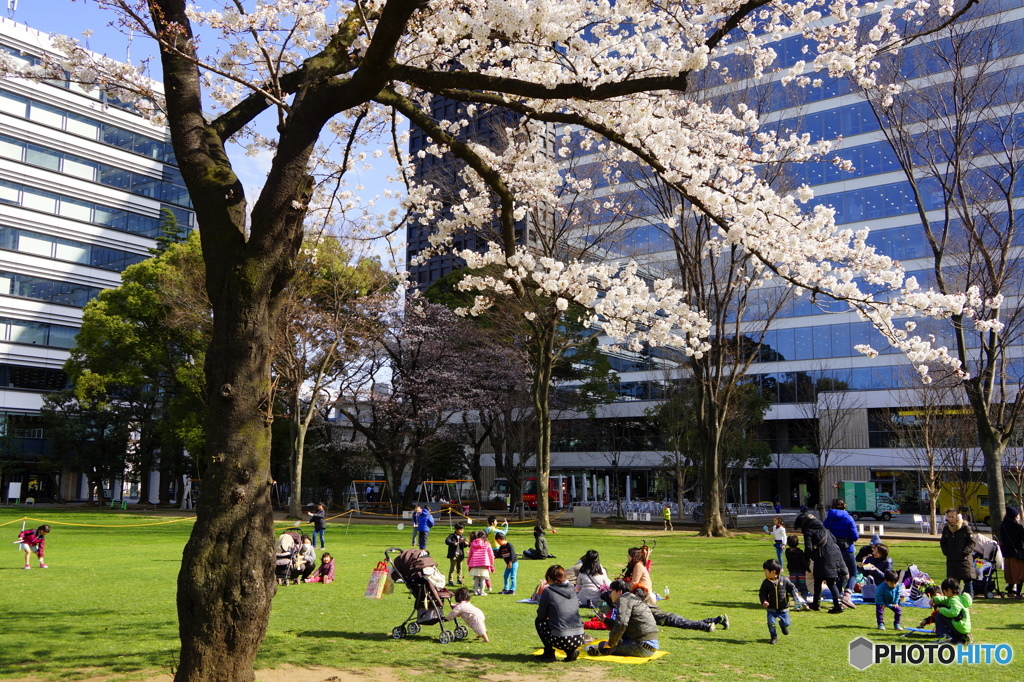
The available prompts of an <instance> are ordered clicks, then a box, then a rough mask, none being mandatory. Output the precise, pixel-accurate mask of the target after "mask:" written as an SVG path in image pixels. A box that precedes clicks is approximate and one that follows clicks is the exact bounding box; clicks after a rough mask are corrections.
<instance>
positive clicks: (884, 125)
mask: <svg viewBox="0 0 1024 682" xmlns="http://www.w3.org/2000/svg"><path fill="white" fill-rule="evenodd" d="M988 11H989V10H988V9H987V8H986V7H984V6H976V7H974V8H973V10H971V11H970V12H969V13H968V15H967V16H966V17H965V18H964V19H963V20H961V21H958V22H956V23H953V24H952V25H949V26H947V27H946V28H945V29H943V30H942V31H940V32H938V33H936V34H935V35H933V36H930V37H929V38H928V39H926V40H924V41H922V42H920V43H918V44H917V45H915V46H913V47H911V48H909V49H907V50H903V51H901V52H900V53H899V54H897V55H895V56H891V57H889V58H888V59H889V62H888V67H887V68H889V69H891V73H892V74H897V73H898V74H899V75H900V76H901V77H902V78H903V79H905V80H906V81H907V82H906V83H905V85H904V86H903V89H902V92H901V93H900V94H899V95H897V96H896V97H895V100H894V101H893V103H892V105H891V106H887V104H888V103H887V102H885V101H883V100H881V99H879V98H875V97H869V98H868V101H869V102H870V104H871V107H872V109H873V111H874V114H875V117H876V119H877V120H878V122H879V125H880V127H881V130H882V134H883V135H884V137H885V140H886V141H887V142H888V144H889V146H890V147H891V149H892V152H893V153H894V154H895V157H896V159H897V160H898V162H899V168H900V169H901V170H902V172H903V175H904V178H905V180H906V182H907V183H908V185H909V187H910V190H911V193H912V195H913V198H914V200H915V202H916V207H917V216H916V217H917V218H918V219H919V220H920V224H921V228H922V229H923V232H924V238H925V241H926V242H927V247H926V249H925V252H924V253H921V254H914V255H915V256H918V257H920V256H924V257H927V258H928V259H929V261H930V262H929V264H928V266H927V269H926V270H925V271H924V272H922V273H921V277H920V279H923V280H924V284H925V285H926V286H928V285H930V286H934V287H935V288H936V289H937V290H938V291H941V292H952V291H954V290H955V291H965V290H966V289H967V288H968V287H978V288H979V290H980V293H981V296H982V297H983V298H985V299H996V298H998V297H1005V298H1004V301H1003V305H1002V306H1001V307H989V308H986V309H985V310H984V312H983V314H981V315H980V320H981V322H982V324H981V325H977V324H976V319H974V318H971V317H969V316H965V315H953V316H951V317H950V318H949V319H948V320H947V321H945V322H939V321H930V323H929V327H930V329H929V330H928V331H932V332H933V333H934V334H935V336H936V337H938V338H939V339H940V341H944V342H946V343H947V344H948V345H949V346H950V347H951V348H952V349H954V350H955V352H956V355H957V357H958V358H959V359H960V361H961V362H962V363H963V367H964V368H965V369H966V370H967V371H968V372H969V373H970V378H969V379H967V380H965V381H964V382H963V386H964V390H965V392H966V396H967V403H968V405H969V407H970V410H971V413H972V414H973V416H974V420H975V422H976V429H977V433H978V437H979V444H980V447H981V452H982V453H983V456H984V462H985V469H986V472H987V477H988V489H989V499H990V502H991V508H992V509H1002V508H1003V507H1004V502H1005V500H1004V487H1003V486H1004V484H1003V468H1002V467H1003V456H1004V452H1005V450H1006V448H1007V446H1008V445H1009V444H1010V442H1011V440H1012V438H1013V434H1014V432H1015V430H1016V429H1017V427H1018V424H1019V422H1020V416H1021V410H1022V409H1024V401H1022V400H1020V399H1019V388H1018V387H1019V385H1020V379H1021V377H1020V376H1019V372H1015V371H1014V370H1013V369H1012V367H1011V363H1010V362H1009V357H1008V355H1007V350H1008V349H1009V348H1010V347H1012V346H1015V345H1018V344H1019V343H1020V341H1021V332H1022V324H1021V323H1022V308H1021V306H1020V304H1019V302H1018V297H1019V291H1020V283H1021V281H1022V277H1024V270H1022V265H1024V263H1022V262H1021V260H1020V258H1018V257H1017V256H1016V251H1015V250H1016V249H1017V248H1018V247H1017V244H1019V243H1020V241H1021V239H1022V230H1024V225H1022V223H1021V218H1020V213H1019V210H1018V201H1017V199H1016V194H1017V192H1016V188H1017V187H1018V186H1019V184H1020V182H1021V179H1022V176H1024V128H1021V127H1020V125H1019V120H1020V117H1021V116H1022V115H1024V85H1022V83H1021V82H1020V80H1019V79H1018V77H1017V75H1016V72H1017V68H1018V65H1019V59H1016V58H1015V57H1014V55H1015V53H1016V51H1017V45H1018V42H1019V41H1017V40H1016V38H1015V37H1014V36H1012V35H1011V34H1010V32H1011V31H1013V30H1014V28H1015V25H1014V24H1012V23H1011V24H1001V23H1000V22H1001V21H1002V16H1001V15H1000V14H990V15H989V16H987V17H986V16H983V15H984V14H985V13H986V12H988ZM994 322H997V323H999V324H995V325H994V326H993V325H992V323H994Z"/></svg>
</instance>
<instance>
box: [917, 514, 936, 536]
mask: <svg viewBox="0 0 1024 682" xmlns="http://www.w3.org/2000/svg"><path fill="white" fill-rule="evenodd" d="M914 523H916V524H917V525H918V527H920V529H921V532H922V533H927V532H929V531H931V529H932V524H931V522H930V521H928V519H926V518H924V517H923V516H921V515H920V514H914Z"/></svg>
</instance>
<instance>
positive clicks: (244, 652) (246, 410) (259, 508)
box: [175, 280, 277, 682]
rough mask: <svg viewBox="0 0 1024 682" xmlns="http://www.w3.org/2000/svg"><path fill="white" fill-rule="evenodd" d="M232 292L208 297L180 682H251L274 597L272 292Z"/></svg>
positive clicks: (181, 578)
mask: <svg viewBox="0 0 1024 682" xmlns="http://www.w3.org/2000/svg"><path fill="white" fill-rule="evenodd" d="M239 284H241V286H239ZM229 287H230V289H229V291H227V292H223V295H220V296H214V295H211V299H213V301H214V314H215V321H216V322H215V324H214V331H213V334H214V336H213V341H212V343H211V345H210V350H209V352H208V354H207V357H206V376H207V382H208V385H209V386H210V387H211V390H210V394H209V402H208V408H207V415H206V438H207V452H208V453H209V455H210V463H209V465H208V467H207V469H206V473H205V476H204V478H203V484H202V487H201V490H200V496H199V503H198V505H197V513H196V524H195V527H194V528H193V531H192V536H191V538H190V539H189V542H188V544H187V545H186V546H185V551H184V554H183V557H182V565H181V571H180V573H179V575H178V629H179V633H180V635H181V663H180V666H179V668H178V672H177V675H176V678H175V679H176V680H177V682H184V681H185V680H188V681H190V682H206V681H207V680H225V681H227V682H234V681H235V680H239V681H246V682H248V681H250V680H253V679H254V678H255V674H254V672H253V660H254V659H255V657H256V652H257V651H258V649H259V646H260V643H261V642H262V640H263V636H264V633H265V631H266V624H267V622H268V620H269V618H270V607H271V599H272V598H273V596H274V593H275V591H276V589H277V586H276V581H275V580H274V566H273V561H272V560H271V558H272V557H273V553H274V549H273V515H272V511H271V502H270V481H271V477H270V440H271V434H270V424H271V420H270V418H269V416H268V401H269V398H270V348H271V343H270V342H271V339H270V337H269V335H270V330H272V329H274V324H272V322H271V321H270V318H271V316H272V305H271V299H270V296H269V295H268V294H267V293H266V292H264V293H263V294H262V295H261V294H260V293H259V292H258V291H255V290H253V289H249V290H244V289H246V287H245V283H244V282H238V280H232V281H231V282H230V283H229ZM239 289H243V290H242V291H239Z"/></svg>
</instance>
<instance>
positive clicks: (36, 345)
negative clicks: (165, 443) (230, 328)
mask: <svg viewBox="0 0 1024 682" xmlns="http://www.w3.org/2000/svg"><path fill="white" fill-rule="evenodd" d="M51 49H52V48H51V47H50V42H49V39H48V37H47V36H46V35H45V34H43V33H40V32H38V31H36V30H33V29H31V28H28V27H26V26H23V25H20V24H17V23H15V22H13V21H10V20H6V19H2V18H0V50H3V51H4V52H5V53H6V54H7V56H8V57H9V58H12V59H15V60H23V61H32V60H35V59H38V57H39V56H40V55H42V54H44V53H45V52H46V51H47V50H51ZM162 209H166V210H169V211H171V212H172V213H173V214H174V215H175V217H176V219H177V221H178V224H179V226H180V227H181V228H183V229H185V230H188V229H191V228H192V227H193V225H194V216H193V213H192V211H191V209H190V203H189V199H188V193H187V191H186V190H185V187H184V184H183V182H182V180H181V176H180V174H179V173H178V171H177V168H176V167H175V165H174V153H173V150H172V148H171V144H170V139H169V135H168V132H167V130H166V129H165V128H162V127H155V126H153V125H152V124H150V123H149V122H148V121H147V120H145V119H144V118H143V117H142V116H140V115H138V114H136V113H133V112H132V111H131V108H130V107H126V106H124V105H122V104H121V103H119V102H114V101H108V100H106V99H105V98H103V97H101V95H100V94H99V93H97V92H91V93H89V92H85V91H84V90H82V89H81V88H79V87H78V86H76V85H73V84H71V83H68V82H46V83H34V82H28V81H24V80H17V79H10V78H8V79H4V80H2V81H0V435H2V437H3V448H2V450H0V455H2V456H3V458H4V463H5V466H4V468H3V470H2V471H0V475H2V480H0V484H2V488H3V494H5V495H6V494H7V483H8V482H11V481H19V482H21V483H22V496H23V497H24V496H26V495H28V494H30V493H32V492H34V493H35V496H37V497H40V498H43V499H58V498H60V499H65V500H75V499H80V498H83V497H85V496H86V495H87V490H86V489H85V488H84V486H85V483H84V481H83V480H82V479H81V477H79V476H78V475H76V474H74V473H73V472H67V471H63V469H62V467H61V465H60V460H61V453H58V452H52V449H51V447H50V443H49V440H48V439H47V438H46V433H45V429H44V425H43V423H42V421H41V420H40V418H39V410H40V407H41V406H42V396H43V395H45V394H46V393H48V392H51V391H54V390H57V389H60V388H63V387H64V386H65V385H66V383H67V377H66V376H65V375H64V373H63V371H62V367H63V365H64V362H65V361H66V360H67V358H68V350H69V349H70V348H71V347H72V346H73V345H74V339H75V334H76V332H77V330H78V327H79V326H80V324H81V320H82V309H83V306H84V305H85V304H86V303H87V302H88V301H89V300H91V299H92V298H93V297H95V296H96V294H97V293H99V291H100V290H101V289H104V288H111V287H116V286H118V284H119V283H120V272H121V271H122V270H123V269H124V268H126V267H128V266H129V265H132V264H134V263H138V262H140V261H142V260H145V259H146V258H148V257H149V255H150V252H149V249H151V248H152V247H153V246H154V245H155V243H156V242H155V239H156V237H158V236H159V235H160V231H161V222H162V218H161V210H162Z"/></svg>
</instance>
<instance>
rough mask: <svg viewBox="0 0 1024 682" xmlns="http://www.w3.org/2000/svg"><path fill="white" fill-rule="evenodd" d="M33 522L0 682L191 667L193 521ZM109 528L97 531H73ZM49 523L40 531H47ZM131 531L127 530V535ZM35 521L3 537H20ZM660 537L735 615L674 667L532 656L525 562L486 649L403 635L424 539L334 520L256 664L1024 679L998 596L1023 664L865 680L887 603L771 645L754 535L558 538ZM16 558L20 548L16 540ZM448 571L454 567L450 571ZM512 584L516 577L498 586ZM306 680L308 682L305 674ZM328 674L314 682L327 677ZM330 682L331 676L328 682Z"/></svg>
mask: <svg viewBox="0 0 1024 682" xmlns="http://www.w3.org/2000/svg"><path fill="white" fill-rule="evenodd" d="M29 512H30V513H31V515H32V517H33V518H38V519H45V520H46V521H48V522H50V523H51V524H52V525H53V532H52V533H51V534H50V536H49V537H48V539H47V557H46V558H47V563H48V564H49V565H50V567H51V568H50V569H49V570H38V569H37V568H35V561H34V560H33V569H32V570H30V571H25V570H22V569H21V566H22V564H21V555H20V554H19V553H17V552H16V551H14V550H8V555H7V560H6V561H3V562H0V603H2V604H3V608H2V610H0V619H2V625H0V678H6V679H19V678H34V679H47V680H48V679H57V678H62V679H76V678H80V679H84V678H97V679H105V678H122V677H123V678H126V679H139V678H144V677H146V676H149V675H153V674H154V673H159V672H169V671H170V670H171V669H172V667H173V666H174V664H175V661H176V658H177V647H178V642H177V625H176V616H175V606H174V591H175V580H176V577H177V572H178V564H179V561H180V557H181V549H182V546H183V545H184V543H185V540H186V539H187V537H188V533H189V531H190V530H191V525H192V524H191V521H183V522H179V523H171V524H164V525H152V526H148V527H123V526H128V525H130V524H144V523H153V522H157V521H166V520H167V519H166V518H150V517H139V516H135V515H126V514H118V513H116V512H110V513H102V512H76V511H73V510H68V511H64V510H49V509H39V510H29ZM24 513H25V510H23V509H10V508H8V509H4V510H0V524H2V523H5V522H10V521H14V520H15V519H20V518H21V516H22V515H23V514H24ZM61 523H69V524H95V525H102V526H104V527H91V526H89V525H81V526H75V525H58V524H61ZM38 524H39V522H38V521H32V522H30V525H38ZM118 526H122V527H118ZM20 527H21V524H20V522H19V523H14V524H10V525H6V526H3V530H5V531H7V535H8V536H9V537H10V540H11V541H13V540H14V539H15V538H16V537H17V531H18V530H19V529H20ZM530 528H531V526H529V525H523V526H516V527H514V530H513V532H512V533H511V537H510V539H511V540H512V541H513V543H514V544H515V545H516V547H517V549H520V550H521V549H524V548H526V547H528V546H530V545H531V544H532V535H531V534H530V532H529V530H530ZM446 534H447V528H444V527H440V526H439V527H437V528H435V530H434V532H433V533H431V537H430V548H431V549H433V550H434V553H435V555H436V556H440V557H443V556H444V552H443V549H444V545H443V541H444V536H445V535H446ZM644 535H646V536H647V537H651V536H655V535H656V536H659V537H658V539H659V543H658V546H657V549H656V551H655V554H654V565H653V569H652V576H653V580H654V586H655V588H656V590H657V591H659V592H661V591H663V590H664V588H665V587H666V586H669V587H671V598H670V599H669V600H668V601H665V602H662V607H663V608H664V609H665V610H667V611H674V612H677V613H680V614H682V615H684V616H686V617H688V618H693V619H699V618H704V617H708V616H714V615H718V614H720V613H727V614H728V615H729V618H730V620H731V623H732V627H731V628H730V629H729V630H728V631H718V632H715V633H711V634H705V633H697V632H690V631H682V630H673V629H668V628H663V629H662V632H661V644H662V648H664V649H667V650H668V651H669V652H671V653H670V654H669V655H668V656H666V657H664V658H662V659H660V660H658V661H653V662H650V663H647V664H644V665H638V666H632V665H615V664H610V663H606V662H587V661H579V662H577V663H574V664H571V665H567V664H564V663H557V664H539V663H536V662H534V661H533V660H532V656H531V655H530V652H532V651H533V650H535V649H536V648H537V647H538V640H537V638H536V634H535V632H534V629H533V617H534V612H535V607H533V606H532V605H529V604H518V603H515V599H521V598H525V597H528V596H529V595H530V593H531V591H532V590H533V588H534V586H535V585H536V584H537V581H538V580H539V579H540V578H541V576H542V574H543V572H544V570H545V569H546V568H547V566H548V565H549V564H550V563H551V562H548V561H543V562H542V561H523V562H522V564H521V566H520V570H519V594H518V595H516V596H515V597H508V596H500V595H490V596H487V597H484V598H479V599H475V600H474V602H475V603H477V604H478V605H479V606H480V607H481V608H482V609H483V610H484V612H485V613H486V614H487V618H488V629H489V634H490V637H491V643H490V644H483V643H480V642H474V641H472V640H471V639H470V640H466V641H464V642H456V643H453V644H448V645H441V644H439V643H438V642H437V640H436V636H437V633H438V628H437V626H433V627H424V629H423V631H422V632H421V633H420V634H419V635H417V636H415V637H410V638H407V639H403V640H394V639H391V638H390V637H389V636H388V634H389V633H390V631H391V628H392V627H394V626H395V625H398V624H399V623H401V622H402V621H403V620H404V618H405V617H406V615H407V614H408V612H409V610H410V608H411V601H410V600H409V598H408V593H407V592H406V591H404V589H402V586H401V585H396V589H395V593H394V594H393V595H391V596H388V597H385V598H384V599H383V600H380V601H373V600H367V599H365V598H364V597H363V592H364V590H365V588H366V583H367V580H368V579H369V575H370V572H371V570H372V569H373V568H374V565H375V564H376V562H377V561H378V560H379V559H380V558H382V553H383V550H384V549H385V548H387V547H390V546H392V545H399V546H403V547H405V546H408V542H409V532H408V529H406V530H404V531H398V530H397V529H396V528H395V527H394V526H370V525H356V524H353V525H352V526H351V528H350V529H349V530H348V532H347V534H346V531H345V526H344V525H341V526H335V525H334V524H331V525H330V526H329V528H328V531H327V551H329V552H331V553H332V554H333V555H334V556H335V557H336V559H337V575H338V578H339V579H338V580H337V581H336V582H335V583H334V584H332V585H327V586H324V585H318V584H311V585H292V586H288V587H282V588H280V589H279V591H278V594H277V596H276V598H275V600H274V609H273V615H272V617H271V621H270V628H269V631H268V632H267V637H266V639H265V641H264V643H263V647H262V649H261V651H260V655H259V657H258V658H257V660H256V667H257V668H258V669H262V668H273V667H275V666H279V665H281V664H283V663H288V664H292V665H297V666H303V665H323V666H329V667H334V668H342V669H346V670H352V671H366V672H369V671H371V670H373V669H379V668H389V669H393V670H395V671H397V674H398V676H399V677H402V678H404V679H408V680H412V679H416V680H420V681H427V680H441V679H455V678H458V679H466V680H468V679H476V678H479V677H481V676H484V675H487V676H488V677H489V678H493V679H524V678H526V677H542V678H546V679H555V678H558V677H564V676H565V675H566V674H567V673H568V672H569V671H570V669H572V670H574V671H575V673H576V674H575V675H573V678H574V679H578V678H582V677H583V676H584V675H585V676H586V678H587V679H611V680H617V679H622V680H634V679H635V680H679V679H703V678H707V677H716V678H730V679H731V678H756V679H777V680H819V679H848V678H851V677H864V678H865V679H866V678H867V677H868V676H871V677H872V678H877V677H878V676H879V675H883V676H892V677H894V678H896V679H900V680H903V679H907V680H917V679H929V680H930V679H935V678H936V677H940V678H946V679H949V678H952V677H954V676H956V678H957V679H960V680H975V679H976V680H986V681H988V680H1020V679H1024V665H1022V664H1021V662H1020V661H1021V660H1022V659H1024V618H1022V616H1024V603H1021V602H1011V601H1004V600H999V599H997V600H994V601H992V602H989V601H986V600H984V599H981V600H979V601H978V602H977V603H976V606H975V608H974V609H973V612H972V619H973V623H974V633H975V638H976V641H978V642H986V643H1007V644H1010V645H1012V646H1013V648H1014V650H1015V654H1016V659H1015V661H1014V663H1013V664H1011V665H1009V666H996V665H990V666H966V665H965V666H952V667H950V668H945V667H943V666H940V665H932V666H920V667H916V668H914V667H911V666H899V667H893V666H889V665H886V664H882V665H878V666H873V667H871V668H869V669H868V670H867V671H865V672H864V673H860V672H858V671H857V670H855V669H854V668H852V667H850V666H849V665H848V663H847V652H848V645H849V642H850V641H851V640H853V639H855V638H856V637H858V636H861V635H865V636H867V637H868V638H869V639H871V640H872V641H875V642H880V643H889V642H893V643H895V642H903V641H906V640H901V639H899V638H898V637H897V634H898V633H895V632H893V630H892V628H891V623H892V617H891V614H889V615H887V617H886V622H887V625H888V627H889V630H886V631H885V632H878V631H876V630H875V629H874V623H875V616H874V608H873V607H872V606H862V607H859V608H857V609H856V610H855V611H849V612H847V613H844V614H842V615H829V614H826V613H825V612H824V611H822V612H819V613H809V612H800V613H794V614H793V629H792V634H791V635H790V636H789V637H783V638H781V641H780V642H779V644H778V645H776V646H769V645H768V644H767V628H766V627H765V623H764V620H765V618H764V611H763V609H761V608H760V606H759V604H758V601H757V590H758V587H759V586H760V583H761V580H762V578H763V576H762V572H761V568H760V566H761V563H762V562H763V561H764V560H765V559H767V558H772V557H773V556H774V551H773V549H772V546H771V540H770V538H769V537H768V536H763V535H758V536H753V535H741V536H738V537H735V538H730V539H703V538H697V537H695V535H694V534H693V533H691V532H676V533H673V534H671V535H668V534H663V533H654V532H651V531H649V530H641V531H638V532H636V533H631V532H627V531H617V530H607V529H574V528H563V529H561V530H560V532H559V533H558V534H557V535H550V536H549V538H548V539H549V542H550V545H551V551H552V552H553V553H555V554H556V555H557V556H558V560H557V561H558V562H560V563H563V564H565V565H571V564H572V563H574V562H575V560H576V559H577V558H578V557H579V556H580V555H581V554H583V552H584V551H586V550H587V549H591V548H593V549H597V550H598V551H600V552H601V556H602V559H603V563H604V564H605V566H606V567H607V568H608V570H609V572H610V573H611V572H612V571H618V570H620V569H621V567H622V566H623V565H624V564H625V557H626V549H627V548H628V547H630V546H632V545H635V544H639V538H640V537H642V536H644ZM8 546H9V547H13V545H8ZM891 546H892V553H893V556H894V558H895V560H896V564H897V566H900V567H904V566H906V565H907V564H909V563H916V564H917V565H918V566H919V567H920V568H921V569H922V570H924V571H926V572H928V573H930V574H931V575H932V576H933V577H934V576H938V575H941V573H942V567H943V566H944V563H943V558H942V555H941V553H940V551H939V547H938V544H937V543H926V542H911V541H906V542H900V541H894V542H892V543H891ZM439 563H441V564H442V566H443V567H445V568H447V566H446V565H447V561H446V560H444V559H443V558H442V559H441V560H440V561H439ZM497 580H498V585H499V587H498V589H500V573H499V574H498V575H497ZM925 615H926V611H924V610H921V609H905V610H904V620H905V622H906V623H908V624H911V625H914V624H916V623H917V622H918V621H919V620H920V619H921V618H923V617H924V616H925ZM295 679H296V682H302V678H301V677H297V678H295ZM311 679H312V678H311ZM316 679H319V678H316Z"/></svg>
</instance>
